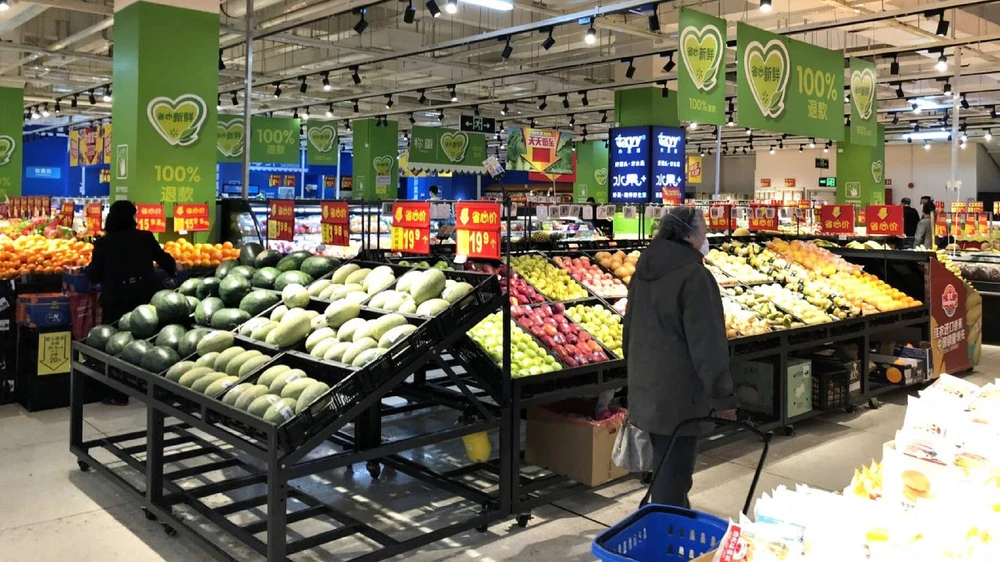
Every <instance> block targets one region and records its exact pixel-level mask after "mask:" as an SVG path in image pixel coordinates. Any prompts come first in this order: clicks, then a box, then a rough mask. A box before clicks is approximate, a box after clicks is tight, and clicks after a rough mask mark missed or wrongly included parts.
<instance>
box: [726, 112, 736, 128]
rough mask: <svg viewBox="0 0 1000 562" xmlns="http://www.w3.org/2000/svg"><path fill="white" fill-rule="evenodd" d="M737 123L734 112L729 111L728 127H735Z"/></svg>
mask: <svg viewBox="0 0 1000 562" xmlns="http://www.w3.org/2000/svg"><path fill="white" fill-rule="evenodd" d="M735 125H736V120H734V119H733V114H732V113H727V114H726V126H727V127H733V126H735Z"/></svg>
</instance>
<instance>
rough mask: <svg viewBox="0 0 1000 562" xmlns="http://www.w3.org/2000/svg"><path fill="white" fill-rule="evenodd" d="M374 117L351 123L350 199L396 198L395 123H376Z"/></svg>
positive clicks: (397, 147)
mask: <svg viewBox="0 0 1000 562" xmlns="http://www.w3.org/2000/svg"><path fill="white" fill-rule="evenodd" d="M376 123H378V121H376V120H375V119H359V120H356V121H354V122H353V124H354V176H353V180H354V187H353V188H352V190H351V193H352V198H353V199H365V200H369V201H371V200H386V199H396V196H397V194H398V193H399V188H398V185H399V166H398V165H397V164H396V157H397V155H398V153H399V124H398V123H396V122H395V121H389V122H388V124H386V125H376Z"/></svg>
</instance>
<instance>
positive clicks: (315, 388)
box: [295, 381, 330, 414]
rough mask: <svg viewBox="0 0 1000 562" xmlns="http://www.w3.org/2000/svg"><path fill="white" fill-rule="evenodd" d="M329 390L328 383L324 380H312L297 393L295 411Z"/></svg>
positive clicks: (306, 406) (297, 411) (300, 409)
mask: <svg viewBox="0 0 1000 562" xmlns="http://www.w3.org/2000/svg"><path fill="white" fill-rule="evenodd" d="M328 390H330V385H328V384H326V383H325V382H315V381H314V382H313V383H312V384H310V385H309V386H308V387H307V388H306V389H305V390H303V391H302V393H301V394H299V399H298V400H296V401H295V413H296V414H297V413H299V412H301V411H302V410H305V409H306V408H308V407H309V405H310V404H312V403H313V402H314V401H316V400H317V399H319V398H320V397H321V396H323V394H325V393H326V391H328Z"/></svg>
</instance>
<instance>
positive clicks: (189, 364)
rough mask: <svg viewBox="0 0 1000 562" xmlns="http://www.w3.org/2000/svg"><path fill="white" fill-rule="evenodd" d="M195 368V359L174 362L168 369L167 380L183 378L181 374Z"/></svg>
mask: <svg viewBox="0 0 1000 562" xmlns="http://www.w3.org/2000/svg"><path fill="white" fill-rule="evenodd" d="M191 369H194V361H181V362H180V363H174V366H173V367H170V368H169V369H167V374H166V375H165V376H166V378H167V380H171V381H176V380H177V379H179V378H181V375H183V374H184V373H186V372H188V371H190V370H191Z"/></svg>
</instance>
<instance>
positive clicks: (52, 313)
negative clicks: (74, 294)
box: [17, 293, 71, 328]
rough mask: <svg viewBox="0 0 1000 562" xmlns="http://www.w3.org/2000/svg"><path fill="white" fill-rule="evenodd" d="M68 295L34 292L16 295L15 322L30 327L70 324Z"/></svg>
mask: <svg viewBox="0 0 1000 562" xmlns="http://www.w3.org/2000/svg"><path fill="white" fill-rule="evenodd" d="M70 318H71V316H70V306H69V297H68V296H66V295H62V294H59V293H36V294H29V295H19V296H18V297H17V323H18V324H20V325H22V326H28V327H30V328H55V327H59V326H69V325H70Z"/></svg>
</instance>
